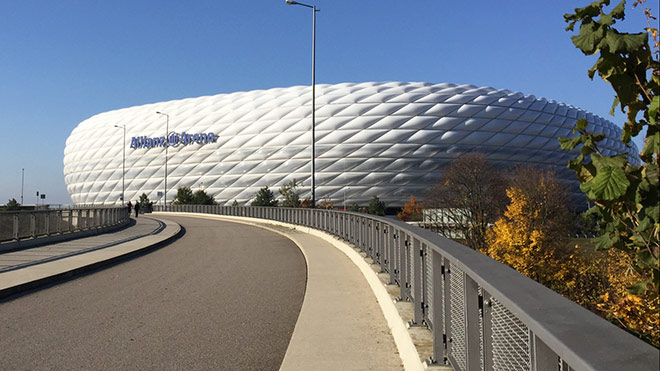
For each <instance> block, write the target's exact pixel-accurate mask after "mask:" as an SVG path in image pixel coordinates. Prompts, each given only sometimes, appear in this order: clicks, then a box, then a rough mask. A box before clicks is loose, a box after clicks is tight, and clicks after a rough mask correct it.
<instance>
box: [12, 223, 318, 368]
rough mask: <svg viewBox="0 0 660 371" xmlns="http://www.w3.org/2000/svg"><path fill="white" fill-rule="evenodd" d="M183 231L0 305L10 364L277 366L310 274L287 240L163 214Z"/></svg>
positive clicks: (256, 230)
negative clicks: (101, 267)
mask: <svg viewBox="0 0 660 371" xmlns="http://www.w3.org/2000/svg"><path fill="white" fill-rule="evenodd" d="M168 218H169V219H172V220H174V221H176V222H178V223H179V224H181V225H182V226H183V227H184V228H185V229H186V234H185V235H184V236H183V237H182V238H180V239H179V240H177V241H175V242H173V243H172V244H170V245H168V246H165V247H163V248H161V249H159V250H156V251H154V252H151V253H149V254H147V255H144V256H141V257H138V258H136V259H134V260H130V261H126V262H123V263H121V264H119V265H116V266H113V267H111V268H108V269H105V270H102V271H99V272H96V273H93V274H90V275H87V276H84V277H80V278H78V279H75V280H72V281H69V282H66V283H63V284H61V285H57V286H53V287H50V288H47V289H44V290H41V291H37V292H34V293H32V294H30V295H26V296H23V297H19V298H17V299H15V300H12V301H9V302H5V303H1V304H0V349H2V351H1V352H0V364H1V365H2V368H3V369H5V370H16V369H21V370H26V369H29V370H52V369H63V370H64V369H68V370H74V369H76V370H78V369H82V370H100V369H104V370H119V369H122V370H128V369H140V370H156V369H157V370H277V369H279V367H280V364H281V363H282V359H283V357H284V354H285V352H286V349H287V346H288V344H289V340H290V338H291V334H292V332H293V329H294V326H295V323H296V320H297V318H298V313H299V311H300V308H301V304H302V300H303V296H304V291H305V281H306V266H305V260H304V257H303V256H302V254H301V252H300V251H299V250H298V248H297V247H296V246H295V245H294V244H293V243H292V242H291V241H290V240H288V239H287V238H285V237H282V236H280V235H277V234H275V233H272V232H268V231H265V230H263V229H260V228H257V227H252V226H246V225H242V224H235V223H229V222H221V221H217V220H206V219H198V218H190V217H174V216H168Z"/></svg>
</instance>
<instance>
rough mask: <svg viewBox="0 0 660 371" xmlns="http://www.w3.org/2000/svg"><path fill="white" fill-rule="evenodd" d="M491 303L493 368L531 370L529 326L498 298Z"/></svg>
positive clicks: (496, 370) (519, 370) (517, 370)
mask: <svg viewBox="0 0 660 371" xmlns="http://www.w3.org/2000/svg"><path fill="white" fill-rule="evenodd" d="M491 303H492V311H491V313H492V314H491V315H492V320H491V326H492V329H491V333H492V340H491V341H492V349H493V370H495V371H499V370H516V371H526V370H531V359H530V350H529V330H528V329H527V326H525V325H524V324H523V323H522V321H520V320H519V319H518V318H517V317H516V316H514V315H513V314H512V313H511V312H510V311H509V310H508V309H506V308H505V307H504V306H503V305H502V304H501V303H500V302H498V301H497V300H495V299H491Z"/></svg>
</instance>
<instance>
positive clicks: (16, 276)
mask: <svg viewBox="0 0 660 371" xmlns="http://www.w3.org/2000/svg"><path fill="white" fill-rule="evenodd" d="M160 221H161V222H163V223H165V228H164V229H163V230H162V231H161V232H160V233H158V234H155V235H149V236H145V237H141V238H138V239H136V240H132V241H128V242H125V243H122V244H119V245H116V246H112V247H111V248H107V249H101V250H95V251H91V252H88V253H84V254H80V255H75V256H71V257H67V258H63V259H59V260H55V261H50V262H46V263H43V264H37V265H34V266H29V267H25V268H21V269H18V270H14V271H8V272H3V273H0V302H1V301H5V300H6V299H7V298H9V297H11V296H13V295H16V294H19V293H21V292H25V291H28V290H32V289H35V288H38V287H41V286H44V285H47V284H51V283H55V282H58V281H61V280H66V279H69V278H71V277H74V276H77V275H80V274H83V273H85V272H89V271H92V270H95V269H98V268H101V267H103V266H107V265H110V264H113V263H116V262H119V261H121V260H124V259H127V258H130V257H133V256H136V255H138V254H141V253H143V252H146V251H148V250H150V249H154V248H157V247H160V246H163V245H165V244H167V243H168V242H170V241H172V240H173V239H175V238H178V237H179V236H180V235H181V234H182V232H183V230H182V228H181V226H180V225H179V224H178V223H175V222H173V221H170V220H166V219H160Z"/></svg>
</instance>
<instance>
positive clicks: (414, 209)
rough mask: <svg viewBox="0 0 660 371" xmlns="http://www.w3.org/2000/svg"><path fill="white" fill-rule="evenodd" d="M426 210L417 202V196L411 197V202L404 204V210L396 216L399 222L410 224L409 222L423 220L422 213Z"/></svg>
mask: <svg viewBox="0 0 660 371" xmlns="http://www.w3.org/2000/svg"><path fill="white" fill-rule="evenodd" d="M423 210H424V205H422V204H421V203H419V202H417V199H416V198H415V196H413V195H410V202H406V203H405V204H403V209H402V210H401V211H400V212H399V213H398V214H396V216H397V217H398V218H399V220H401V221H404V222H408V221H419V220H422V211H423Z"/></svg>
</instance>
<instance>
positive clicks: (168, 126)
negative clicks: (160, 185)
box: [156, 111, 170, 211]
mask: <svg viewBox="0 0 660 371" xmlns="http://www.w3.org/2000/svg"><path fill="white" fill-rule="evenodd" d="M156 113H157V114H159V115H163V116H165V117H167V121H166V123H165V193H163V196H164V197H165V198H164V199H163V209H164V210H165V211H167V147H169V145H168V144H169V142H168V140H167V136H168V135H169V132H170V115H168V114H167V113H163V112H160V111H156Z"/></svg>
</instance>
